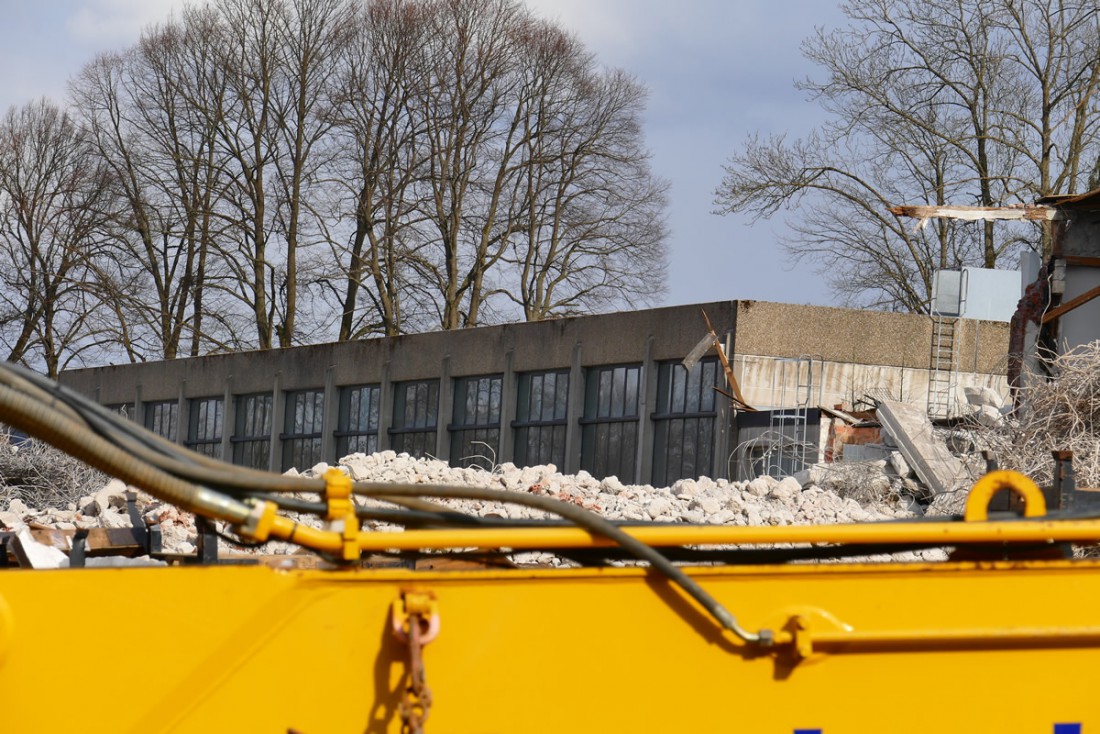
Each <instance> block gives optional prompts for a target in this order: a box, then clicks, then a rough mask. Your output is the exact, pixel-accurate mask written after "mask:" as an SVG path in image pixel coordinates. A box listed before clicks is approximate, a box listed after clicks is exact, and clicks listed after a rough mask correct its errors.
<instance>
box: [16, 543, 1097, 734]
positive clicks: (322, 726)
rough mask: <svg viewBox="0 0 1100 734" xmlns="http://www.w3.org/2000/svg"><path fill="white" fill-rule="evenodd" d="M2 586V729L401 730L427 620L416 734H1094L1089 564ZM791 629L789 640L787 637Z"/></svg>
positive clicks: (37, 576)
mask: <svg viewBox="0 0 1100 734" xmlns="http://www.w3.org/2000/svg"><path fill="white" fill-rule="evenodd" d="M692 576H693V577H694V578H695V579H696V580H697V581H698V582H699V583H700V584H702V585H703V587H704V588H705V589H707V590H708V591H709V592H710V593H711V594H713V595H714V596H715V597H716V598H717V599H718V600H719V601H720V602H722V603H723V604H724V605H725V606H726V607H727V608H729V609H730V610H731V611H733V612H734V613H735V614H736V615H737V616H738V617H739V619H740V620H741V621H742V623H743V624H745V625H746V627H748V628H750V629H760V628H771V629H774V630H776V631H777V633H778V634H779V636H780V638H781V641H782V644H779V645H777V646H775V647H774V648H771V649H762V648H759V647H756V646H746V645H745V644H744V643H741V642H740V641H738V640H737V639H736V638H732V637H730V636H729V635H728V633H727V634H723V633H722V632H720V631H719V629H718V627H717V625H716V624H715V623H714V621H713V620H712V619H711V618H709V617H707V616H706V615H704V614H703V613H702V612H701V610H700V609H699V607H697V606H696V605H695V603H694V602H693V601H690V600H688V599H687V598H686V597H685V596H684V594H683V592H681V591H680V590H679V589H676V588H673V587H671V586H669V585H668V583H667V582H666V581H664V580H663V579H662V578H659V577H656V576H654V575H652V574H650V573H647V572H646V571H644V570H642V569H635V568H612V569H559V570H552V569H548V570H534V569H527V570H524V569H518V570H503V571H455V572H411V571H398V570H349V571H280V570H274V569H270V568H264V567H206V568H125V569H84V570H62V571H22V570H14V571H7V572H3V573H2V574H0V610H2V611H0V656H2V660H0V691H2V692H3V694H2V695H3V698H4V700H5V701H6V702H7V704H8V705H7V706H5V707H4V712H3V726H2V728H3V731H11V732H58V731H82V732H111V733H115V732H141V733H143V734H144V733H146V732H157V731H171V732H204V733H205V732H211V731H225V732H280V733H285V732H288V731H296V732H303V733H317V734H320V733H322V732H324V733H333V732H359V733H361V732H397V731H400V730H401V717H400V714H399V706H400V703H401V701H402V700H403V699H404V698H405V695H406V693H405V688H406V685H407V682H408V646H407V645H405V644H404V643H402V642H400V641H399V640H398V639H397V638H396V637H395V636H394V634H393V632H392V620H391V619H390V614H391V605H392V604H393V602H394V601H395V600H396V599H398V598H399V597H401V595H402V594H404V593H408V592H412V591H417V592H425V593H427V594H429V595H431V596H433V597H434V598H435V600H436V603H437V608H438V615H439V631H438V636H437V637H436V638H435V639H434V641H432V642H430V643H429V644H427V645H426V646H425V647H424V648H423V654H424V661H425V670H426V680H427V684H428V685H429V686H430V688H431V690H432V692H433V694H434V695H433V704H432V706H431V709H430V714H429V717H428V719H427V722H426V731H429V732H454V733H456V734H457V733H460V732H482V733H485V732H532V733H534V732H565V731H600V732H611V731H621V732H641V731H645V732H680V731H693V730H702V731H728V732H754V733H756V732H758V733H761V734H792V733H793V732H802V733H806V732H815V731H818V732H821V733H822V734H842V733H845V732H897V733H899V734H900V733H902V732H914V733H916V732H921V733H922V734H925V733H927V732H1036V733H1042V734H1051V733H1052V732H1053V733H1056V734H1072V733H1073V732H1088V731H1093V730H1100V703H1098V702H1097V701H1098V699H1097V697H1096V694H1095V690H1094V688H1095V683H1094V679H1093V672H1094V671H1095V670H1096V669H1097V667H1100V614H1098V611H1100V610H1098V606H1100V605H1098V602H1100V563H1098V562H1096V561H1076V562H1074V561H1026V562H1013V563H1008V562H998V563H993V562H983V563H954V562H952V563H941V564H908V565H898V564H851V565H842V564H822V565H816V564H815V565H795V566H783V567H779V566H769V567H759V568H739V569H731V568H699V569H695V570H693V571H692ZM802 628H805V629H802Z"/></svg>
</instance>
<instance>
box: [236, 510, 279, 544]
mask: <svg viewBox="0 0 1100 734" xmlns="http://www.w3.org/2000/svg"><path fill="white" fill-rule="evenodd" d="M278 509H279V508H278V507H276V506H275V503H274V502H259V501H255V502H253V504H252V511H251V512H250V513H248V519H247V520H245V521H244V524H242V525H241V526H240V528H238V530H237V532H238V533H240V534H241V536H243V537H245V538H248V539H250V540H255V541H259V542H261V543H262V542H264V541H265V540H267V539H268V538H270V537H271V529H272V528H273V527H274V525H275V521H276V520H277V518H278V516H277V515H276V513H277V511H278Z"/></svg>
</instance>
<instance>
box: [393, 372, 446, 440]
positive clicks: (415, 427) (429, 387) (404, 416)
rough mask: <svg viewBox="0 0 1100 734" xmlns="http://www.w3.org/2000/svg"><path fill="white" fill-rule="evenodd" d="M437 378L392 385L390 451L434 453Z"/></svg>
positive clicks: (437, 391) (437, 401) (437, 409)
mask: <svg viewBox="0 0 1100 734" xmlns="http://www.w3.org/2000/svg"><path fill="white" fill-rule="evenodd" d="M438 404H439V381H438V380H420V381H416V382H403V383H398V384H397V385H395V386H394V404H393V425H392V426H391V428H390V435H391V436H392V441H391V443H392V445H393V449H394V451H398V452H405V453H408V454H410V455H411V456H417V457H423V456H430V455H433V454H435V453H436V423H437V416H438V414H439V405H438Z"/></svg>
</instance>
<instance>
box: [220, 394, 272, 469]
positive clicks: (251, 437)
mask: <svg viewBox="0 0 1100 734" xmlns="http://www.w3.org/2000/svg"><path fill="white" fill-rule="evenodd" d="M230 440H231V441H232V442H233V463H234V464H240V465H241V466H250V467H252V468H254V469H269V468H271V393H258V394H255V395H238V396H237V420H236V430H235V432H234V434H233V437H232V438H231V439H230Z"/></svg>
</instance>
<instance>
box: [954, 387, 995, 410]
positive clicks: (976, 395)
mask: <svg viewBox="0 0 1100 734" xmlns="http://www.w3.org/2000/svg"><path fill="white" fill-rule="evenodd" d="M962 391H963V396H964V397H965V398H966V402H967V403H968V404H970V405H974V406H977V407H981V406H983V405H988V406H989V407H991V408H994V409H996V410H998V411H999V410H1000V409H1001V408H1003V407H1004V399H1003V398H1001V396H1000V394H999V393H998V392H997V391H996V390H994V389H993V388H990V387H964V388H963V389H962Z"/></svg>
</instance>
